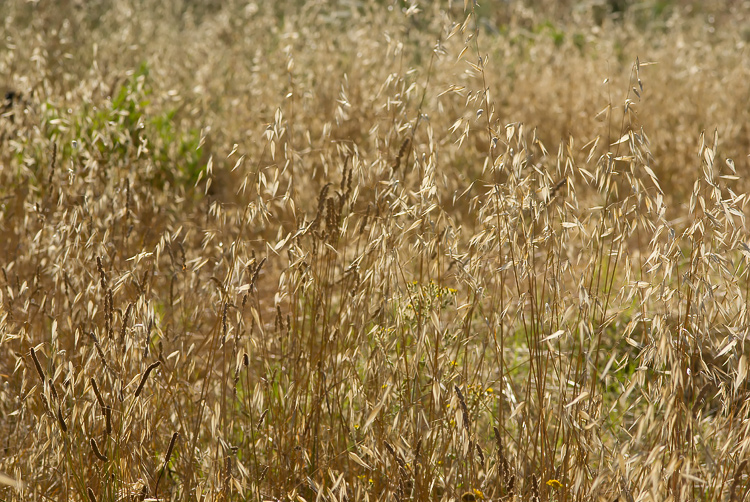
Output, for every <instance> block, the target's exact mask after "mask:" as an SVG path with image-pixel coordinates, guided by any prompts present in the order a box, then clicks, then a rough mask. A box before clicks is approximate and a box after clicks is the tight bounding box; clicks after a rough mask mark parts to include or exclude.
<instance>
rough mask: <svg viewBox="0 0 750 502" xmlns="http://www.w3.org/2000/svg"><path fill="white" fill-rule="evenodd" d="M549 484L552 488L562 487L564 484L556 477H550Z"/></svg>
mask: <svg viewBox="0 0 750 502" xmlns="http://www.w3.org/2000/svg"><path fill="white" fill-rule="evenodd" d="M547 486H551V487H552V488H555V489H558V488H562V487H563V484H562V483H560V482H559V481H558V480H556V479H550V480H549V481H547Z"/></svg>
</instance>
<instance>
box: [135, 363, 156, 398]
mask: <svg viewBox="0 0 750 502" xmlns="http://www.w3.org/2000/svg"><path fill="white" fill-rule="evenodd" d="M160 364H161V363H160V362H159V361H156V362H155V363H153V364H151V365H150V366H149V367H148V368H146V371H144V372H143V376H142V377H141V383H139V384H138V388H137V389H136V390H135V397H138V396H140V395H141V391H142V390H143V386H144V385H146V380H148V375H149V373H151V372H152V371H153V370H155V369H156V368H158V367H159V365H160Z"/></svg>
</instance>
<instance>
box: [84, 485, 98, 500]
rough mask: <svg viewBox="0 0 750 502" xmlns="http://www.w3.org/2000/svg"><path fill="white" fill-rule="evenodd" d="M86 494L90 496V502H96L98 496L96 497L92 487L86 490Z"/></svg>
mask: <svg viewBox="0 0 750 502" xmlns="http://www.w3.org/2000/svg"><path fill="white" fill-rule="evenodd" d="M86 492H87V493H88V495H89V502H96V495H94V490H92V489H91V487H90V486H89V487H88V488H87V489H86Z"/></svg>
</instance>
